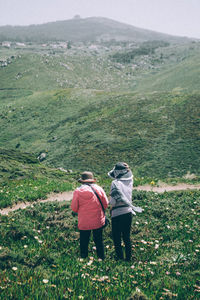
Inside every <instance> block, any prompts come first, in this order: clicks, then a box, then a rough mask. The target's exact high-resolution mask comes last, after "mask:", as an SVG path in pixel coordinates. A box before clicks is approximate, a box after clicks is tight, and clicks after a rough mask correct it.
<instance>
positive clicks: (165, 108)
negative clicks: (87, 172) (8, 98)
mask: <svg viewBox="0 0 200 300" xmlns="http://www.w3.org/2000/svg"><path fill="white" fill-rule="evenodd" d="M30 103H31V106H30ZM22 107H23V108H22ZM198 107H199V94H194V95H186V94H176V93H168V94H166V93H152V94H146V95H139V94H134V93H123V94H120V93H116V94H115V93H108V92H107V93H105V92H98V91H90V90H74V89H67V90H62V91H50V92H41V93H34V94H33V95H31V96H28V97H25V98H19V99H18V100H17V99H16V100H14V101H13V102H12V107H11V108H9V107H6V106H4V109H2V115H3V119H2V121H1V128H2V133H1V146H2V144H4V143H5V141H6V143H7V147H9V148H13V147H15V146H16V145H17V144H20V147H21V149H25V150H26V151H30V152H35V153H36V154H39V153H40V152H41V151H44V152H46V153H47V160H48V161H49V162H50V163H51V164H53V165H55V166H57V167H61V166H63V167H65V168H67V169H71V168H72V169H77V170H82V169H84V168H88V166H90V168H91V169H92V170H95V171H98V172H106V171H107V170H108V169H109V168H111V167H112V164H113V162H115V161H118V160H126V161H128V162H129V163H130V165H131V166H132V167H134V169H135V170H136V172H137V171H138V172H139V175H140V176H144V175H148V176H150V177H152V176H161V177H163V176H164V177H165V176H170V174H171V175H175V176H182V175H184V174H186V173H187V172H188V171H190V172H194V173H198V172H199V169H198V165H199V164H198V161H199V157H200V156H199V148H198V147H199V141H198V132H199V129H198V128H199V123H198ZM52 112H53V115H52ZM13 128H15V131H13ZM102 162H103V167H102Z"/></svg>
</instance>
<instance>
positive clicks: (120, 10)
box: [0, 0, 200, 38]
mask: <svg viewBox="0 0 200 300" xmlns="http://www.w3.org/2000/svg"><path fill="white" fill-rule="evenodd" d="M76 14H79V15H80V16H81V17H82V18H86V17H94V16H95V17H107V18H111V19H114V20H117V21H121V22H124V23H127V24H131V25H134V26H137V27H141V28H146V29H152V30H156V31H160V32H164V33H169V34H174V35H181V36H188V37H197V38H200V0H0V26H1V25H29V24H41V23H47V22H51V21H57V20H68V19H72V18H73V17H74V15H76Z"/></svg>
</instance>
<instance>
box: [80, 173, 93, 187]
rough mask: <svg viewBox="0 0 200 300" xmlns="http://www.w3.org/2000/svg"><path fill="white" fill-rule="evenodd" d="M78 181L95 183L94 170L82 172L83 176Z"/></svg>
mask: <svg viewBox="0 0 200 300" xmlns="http://www.w3.org/2000/svg"><path fill="white" fill-rule="evenodd" d="M78 182H80V183H85V184H87V183H94V182H96V179H95V178H94V175H93V173H92V172H89V171H85V172H83V173H82V174H81V178H79V179H78Z"/></svg>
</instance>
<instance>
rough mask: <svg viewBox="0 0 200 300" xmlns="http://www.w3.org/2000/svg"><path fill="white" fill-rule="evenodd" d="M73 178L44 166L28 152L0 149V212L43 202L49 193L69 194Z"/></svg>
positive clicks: (72, 185)
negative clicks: (10, 207)
mask: <svg viewBox="0 0 200 300" xmlns="http://www.w3.org/2000/svg"><path fill="white" fill-rule="evenodd" d="M74 176H77V175H76V174H71V173H65V172H61V171H60V170H56V169H50V168H48V167H45V166H44V165H42V164H40V163H39V162H38V160H37V159H36V158H35V157H34V156H33V155H30V154H28V153H21V152H19V151H16V150H15V151H13V150H5V149H0V209H1V208H3V207H7V206H9V205H11V206H12V205H13V204H15V203H18V202H26V201H30V202H32V201H35V200H37V199H45V198H46V196H47V194H49V193H50V192H62V191H70V190H72V189H73V187H74Z"/></svg>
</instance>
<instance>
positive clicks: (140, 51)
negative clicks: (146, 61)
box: [111, 41, 169, 63]
mask: <svg viewBox="0 0 200 300" xmlns="http://www.w3.org/2000/svg"><path fill="white" fill-rule="evenodd" d="M167 46H169V43H167V42H163V41H152V42H144V43H142V44H141V45H140V46H139V47H138V48H135V49H133V50H131V51H127V52H125V53H124V52H122V53H115V54H114V55H112V56H111V59H113V60H114V61H117V62H119V63H131V62H132V61H133V59H134V58H135V57H136V56H143V55H149V54H150V55H152V54H154V53H155V50H156V49H157V48H160V47H167Z"/></svg>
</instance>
